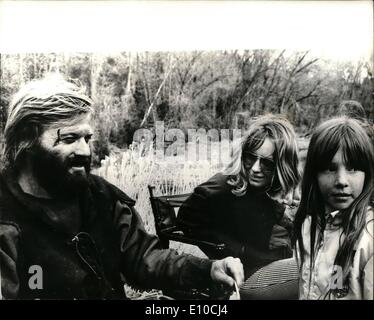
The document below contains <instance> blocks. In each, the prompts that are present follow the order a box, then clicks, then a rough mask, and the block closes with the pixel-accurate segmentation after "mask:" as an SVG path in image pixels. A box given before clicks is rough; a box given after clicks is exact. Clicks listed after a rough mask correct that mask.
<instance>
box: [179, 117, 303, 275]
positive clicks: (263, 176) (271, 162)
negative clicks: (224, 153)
mask: <svg viewBox="0 0 374 320" xmlns="http://www.w3.org/2000/svg"><path fill="white" fill-rule="evenodd" d="M298 163H299V161H298V148H297V143H296V135H295V133H294V130H293V128H292V126H291V124H290V123H289V122H288V121H287V120H286V119H284V118H282V117H280V116H278V115H266V116H263V117H260V118H258V119H257V120H255V121H253V123H252V124H251V125H250V128H249V130H248V132H247V133H246V135H245V136H244V138H243V140H242V143H241V146H240V148H239V149H238V150H237V151H236V153H235V154H234V156H233V159H232V162H231V163H230V165H229V166H228V167H227V168H226V169H225V170H224V171H223V172H222V173H218V174H216V175H215V176H213V177H212V178H210V179H209V180H208V181H206V182H204V183H203V184H201V185H199V186H198V187H197V188H195V190H194V192H193V193H192V195H191V196H190V197H189V198H188V199H187V200H186V202H185V203H184V204H183V206H182V207H181V209H180V211H179V215H178V220H179V223H180V225H181V227H182V228H183V230H184V231H185V233H187V234H189V235H191V236H198V237H200V238H204V239H206V240H210V241H216V242H221V243H224V244H225V249H224V250H222V251H214V250H211V249H209V248H207V247H203V246H202V247H200V248H201V250H202V251H203V252H204V253H205V254H206V255H207V256H208V257H210V258H213V259H218V258H222V257H225V256H235V257H239V258H240V259H241V261H242V263H243V265H244V268H245V275H246V277H250V276H251V275H252V274H254V273H255V272H256V271H257V270H259V269H260V268H262V267H264V266H266V265H268V264H270V263H271V262H273V261H276V260H280V259H286V258H290V257H292V250H291V245H290V235H289V232H288V231H290V230H286V229H287V228H285V225H283V226H280V224H281V221H284V219H283V217H284V212H285V209H286V206H287V205H289V206H291V205H295V204H296V203H293V202H292V201H294V200H293V199H292V194H293V192H294V190H295V188H296V187H297V185H298V183H299V179H300V174H299V171H298ZM289 226H290V227H292V223H290V224H289ZM295 270H296V268H295Z"/></svg>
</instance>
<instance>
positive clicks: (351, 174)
mask: <svg viewBox="0 0 374 320" xmlns="http://www.w3.org/2000/svg"><path fill="white" fill-rule="evenodd" d="M317 181H318V187H319V190H320V192H321V195H322V197H323V199H324V201H325V208H326V211H327V212H332V211H335V210H342V209H347V208H348V207H349V206H350V205H351V204H352V202H353V201H354V200H355V199H356V198H357V197H358V196H359V195H360V194H361V192H362V189H363V187H364V182H365V172H363V171H360V170H358V169H356V168H351V167H350V166H348V165H347V164H345V163H344V158H343V155H342V152H341V150H338V152H337V153H336V154H335V156H334V158H333V159H332V160H331V163H330V164H329V165H328V167H327V168H326V169H325V170H323V171H321V172H319V173H318V175H317Z"/></svg>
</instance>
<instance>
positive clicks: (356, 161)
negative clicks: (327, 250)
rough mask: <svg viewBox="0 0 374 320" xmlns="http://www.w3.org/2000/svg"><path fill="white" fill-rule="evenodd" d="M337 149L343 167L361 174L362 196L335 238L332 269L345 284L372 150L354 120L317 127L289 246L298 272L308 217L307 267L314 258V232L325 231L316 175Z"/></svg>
mask: <svg viewBox="0 0 374 320" xmlns="http://www.w3.org/2000/svg"><path fill="white" fill-rule="evenodd" d="M339 149H340V150H341V152H342V154H343V159H344V161H345V163H346V164H347V165H349V166H350V167H352V168H356V169H358V170H360V171H363V172H365V181H364V186H363V190H362V193H361V194H360V195H359V196H358V197H357V198H356V199H355V200H354V202H353V203H352V205H351V206H350V207H349V208H347V209H345V210H344V211H343V212H342V213H343V215H342V216H343V221H342V228H343V237H341V238H340V239H339V241H340V242H341V243H340V244H339V249H338V253H337V255H336V257H335V263H334V265H335V266H340V267H341V268H342V271H343V284H345V285H346V284H347V281H348V276H349V267H350V265H351V263H352V259H353V254H354V246H355V243H356V242H357V240H358V239H359V237H360V234H361V232H362V231H363V230H364V228H365V225H366V215H367V208H368V206H369V202H370V197H371V195H372V193H373V175H374V174H373V164H374V151H373V146H372V143H371V141H370V139H369V137H368V135H367V133H366V132H365V129H364V128H363V127H362V126H361V123H360V122H359V121H358V120H355V119H350V118H347V117H341V118H335V119H331V120H328V121H326V122H324V123H322V124H321V125H320V126H318V127H317V128H316V130H315V132H314V133H313V135H312V138H311V140H310V144H309V148H308V153H307V157H306V163H305V169H304V175H303V179H302V195H301V201H300V206H299V208H298V210H297V213H296V216H295V222H294V235H293V239H292V240H293V245H294V247H296V244H297V246H298V250H299V255H298V259H300V260H299V265H300V271H301V270H302V265H303V263H304V262H305V261H304V254H305V247H304V242H303V236H302V226H303V223H304V222H305V220H306V219H307V217H310V219H311V224H310V226H311V227H310V268H311V270H310V271H312V268H313V261H314V256H315V245H316V236H317V230H319V231H320V232H323V230H324V228H325V224H326V221H325V205H324V200H323V197H322V195H321V192H320V190H319V187H318V181H317V176H318V173H319V172H321V171H323V170H324V169H325V168H326V166H327V165H328V164H329V163H330V162H331V160H332V159H333V157H334V156H335V154H336V152H337V151H338V150H339Z"/></svg>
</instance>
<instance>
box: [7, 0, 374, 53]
mask: <svg viewBox="0 0 374 320" xmlns="http://www.w3.org/2000/svg"><path fill="white" fill-rule="evenodd" d="M254 48H264V49H265V48H288V49H302V50H304V49H311V50H312V52H314V53H316V54H320V55H321V56H326V57H328V58H336V59H357V58H360V57H362V56H363V57H369V56H370V54H371V53H372V50H373V3H372V1H235V2H233V1H207V2H201V1H200V2H198V1H136V2H135V1H4V0H0V52H2V53H16V52H63V51H64V52H97V51H104V52H109V51H128V50H132V51H133V50H134V51H142V50H151V51H154V50H165V51H169V50H216V49H254Z"/></svg>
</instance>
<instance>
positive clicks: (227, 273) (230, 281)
mask: <svg viewBox="0 0 374 320" xmlns="http://www.w3.org/2000/svg"><path fill="white" fill-rule="evenodd" d="M210 276H211V278H212V280H213V281H214V282H217V283H219V284H223V285H225V286H228V287H230V288H232V287H234V281H235V282H236V284H237V285H238V286H239V287H240V286H241V284H242V283H243V281H244V269H243V265H242V263H241V261H240V259H239V258H233V257H227V258H225V259H222V260H216V261H213V264H212V269H211V270H210Z"/></svg>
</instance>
